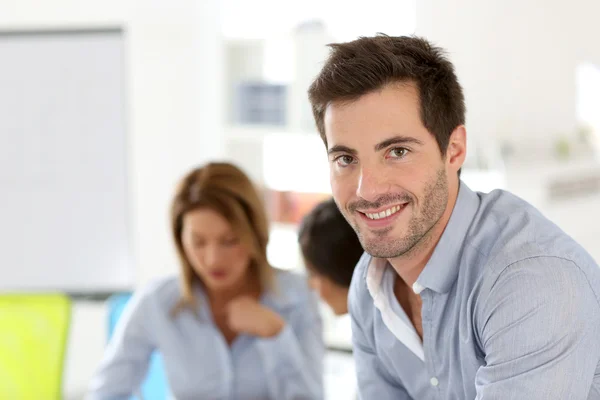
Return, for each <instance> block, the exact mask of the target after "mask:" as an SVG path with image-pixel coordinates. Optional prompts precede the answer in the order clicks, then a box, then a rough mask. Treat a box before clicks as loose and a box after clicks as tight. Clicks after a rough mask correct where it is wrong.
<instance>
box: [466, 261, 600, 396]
mask: <svg viewBox="0 0 600 400" xmlns="http://www.w3.org/2000/svg"><path fill="white" fill-rule="evenodd" d="M599 314H600V307H599V304H598V300H597V298H596V297H595V295H594V292H593V291H592V288H591V287H590V284H589V283H588V280H587V278H586V276H585V274H584V273H583V271H582V270H581V269H580V268H579V267H578V266H577V265H575V264H574V263H573V262H571V261H569V260H565V259H561V258H556V257H534V258H529V259H526V260H522V261H519V262H517V263H515V264H512V265H510V266H509V267H507V268H506V269H505V270H504V271H503V272H502V273H501V274H500V275H499V277H498V279H497V280H496V282H495V284H494V285H493V286H492V287H491V290H490V292H489V297H488V298H487V299H486V301H485V302H484V303H483V305H482V308H481V312H480V313H479V312H477V313H476V318H477V319H478V320H476V321H475V328H476V334H477V335H479V341H480V345H481V347H482V349H483V351H484V355H485V365H484V366H482V367H481V368H480V369H479V370H478V371H477V374H476V377H475V385H476V391H477V400H492V399H527V400H554V399H555V400H562V399H567V398H569V399H587V398H588V395H589V393H590V390H591V387H592V380H593V377H594V371H595V370H596V366H597V364H598V361H599V356H600V341H599V340H598V337H600V315H599Z"/></svg>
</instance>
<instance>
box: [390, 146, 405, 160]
mask: <svg viewBox="0 0 600 400" xmlns="http://www.w3.org/2000/svg"><path fill="white" fill-rule="evenodd" d="M408 152H409V150H408V149H407V148H405V147H395V148H393V149H391V150H390V156H391V157H392V158H404V157H406V155H407V154H408Z"/></svg>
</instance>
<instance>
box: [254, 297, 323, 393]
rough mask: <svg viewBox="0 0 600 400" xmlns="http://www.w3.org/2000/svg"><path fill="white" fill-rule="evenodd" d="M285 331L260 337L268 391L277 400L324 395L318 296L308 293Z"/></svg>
mask: <svg viewBox="0 0 600 400" xmlns="http://www.w3.org/2000/svg"><path fill="white" fill-rule="evenodd" d="M307 300H308V301H307V303H305V304H301V305H299V306H298V307H297V308H296V310H295V313H294V314H293V315H292V317H291V318H290V320H289V321H286V325H285V327H284V328H283V329H282V331H281V332H280V333H279V334H278V335H277V336H275V337H273V338H259V339H257V343H258V349H259V352H260V354H261V357H262V360H263V362H264V365H265V368H266V374H267V376H269V377H272V379H269V382H268V385H269V391H270V393H271V396H272V398H273V399H277V400H317V399H318V400H321V399H323V358H324V356H325V345H324V343H323V331H322V322H321V318H320V315H319V311H318V306H317V299H316V298H315V296H314V294H313V293H308V296H307Z"/></svg>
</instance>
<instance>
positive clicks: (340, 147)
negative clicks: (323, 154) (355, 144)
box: [327, 144, 357, 155]
mask: <svg viewBox="0 0 600 400" xmlns="http://www.w3.org/2000/svg"><path fill="white" fill-rule="evenodd" d="M333 153H349V154H352V155H356V153H357V151H356V150H354V149H351V148H350V147H348V146H344V145H341V144H338V145H336V146H333V147H332V148H330V149H329V150H327V154H329V155H331V154H333Z"/></svg>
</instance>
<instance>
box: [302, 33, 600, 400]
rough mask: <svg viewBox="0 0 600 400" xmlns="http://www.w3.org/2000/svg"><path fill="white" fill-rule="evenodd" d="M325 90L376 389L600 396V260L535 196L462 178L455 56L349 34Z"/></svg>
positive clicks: (323, 109) (316, 105)
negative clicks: (356, 247)
mask: <svg viewBox="0 0 600 400" xmlns="http://www.w3.org/2000/svg"><path fill="white" fill-rule="evenodd" d="M491 79H492V78H491ZM309 99H310V102H311V105H312V109H313V114H314V117H315V121H316V125H317V128H318V130H319V133H320V135H321V138H322V139H323V141H324V143H325V146H326V149H327V154H328V158H329V165H330V180H331V188H332V192H333V197H334V199H335V202H336V204H337V205H338V207H339V209H340V211H341V213H342V214H343V215H344V217H345V218H346V220H347V221H348V222H349V223H350V225H351V226H352V227H353V228H354V230H355V231H356V233H357V235H358V238H359V239H360V242H361V245H362V247H363V248H364V249H365V251H366V253H365V255H364V256H363V257H362V258H361V260H360V262H359V263H358V265H357V267H356V269H355V272H354V277H353V279H352V285H351V288H350V292H349V312H350V316H351V321H352V338H353V346H354V357H355V360H356V370H357V376H358V387H359V393H360V396H361V398H362V399H369V400H370V399H377V400H388V399H394V400H403V399H404V400H407V399H414V400H429V399H440V400H441V399H481V400H489V399H527V400H553V399H556V400H562V399H582V400H583V399H587V400H599V399H600V268H598V265H597V264H596V262H595V261H594V260H593V259H592V257H591V256H590V255H589V254H588V253H587V252H586V251H585V250H584V249H583V248H582V247H581V246H580V245H579V244H578V243H576V242H575V241H574V240H573V239H572V238H570V237H569V236H568V235H566V234H565V233H564V232H563V231H562V230H561V229H560V228H558V227H557V226H556V225H554V224H553V223H552V222H550V221H549V220H548V219H546V218H545V217H544V216H543V215H542V214H541V213H540V212H539V211H538V210H536V209H535V208H534V207H533V206H531V205H529V204H528V203H526V202H525V201H523V200H521V199H520V198H518V197H516V196H514V195H512V194H510V193H508V192H506V191H503V190H494V191H492V192H491V193H487V194H484V193H478V192H474V191H472V190H471V189H469V187H468V186H467V185H465V183H463V182H462V181H461V180H460V176H459V173H460V169H461V167H462V165H463V163H464V160H465V156H466V142H467V133H466V128H465V100H464V96H463V91H462V88H461V86H460V84H459V82H458V79H457V76H456V73H455V71H454V67H453V65H452V63H451V62H450V61H449V60H448V58H447V57H446V55H445V53H444V51H443V50H442V49H441V48H439V47H436V46H434V45H433V44H431V43H429V42H428V41H427V40H425V39H423V38H419V37H406V36H403V37H390V36H386V35H377V36H375V37H363V38H359V39H357V40H355V41H352V42H348V43H338V44H333V45H331V53H330V56H329V58H328V59H327V60H326V62H325V64H324V66H323V68H322V71H321V72H320V73H319V74H318V76H317V77H316V78H315V80H314V82H313V83H312V85H311V87H310V89H309ZM340 251H345V250H344V249H340Z"/></svg>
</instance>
